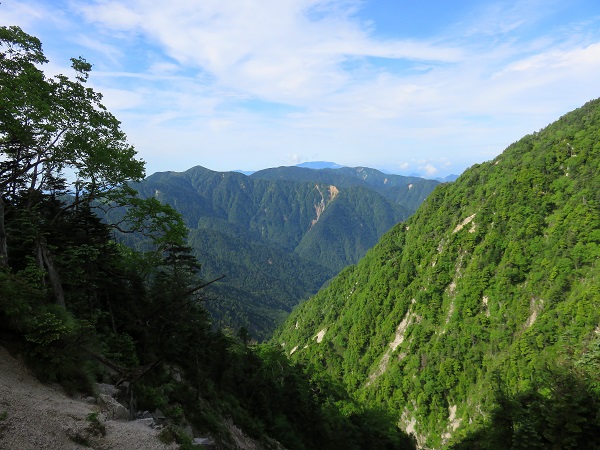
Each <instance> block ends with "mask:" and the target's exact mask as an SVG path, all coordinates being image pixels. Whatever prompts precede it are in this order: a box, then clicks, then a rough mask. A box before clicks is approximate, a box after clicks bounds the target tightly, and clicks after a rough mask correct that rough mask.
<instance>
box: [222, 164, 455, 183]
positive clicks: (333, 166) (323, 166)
mask: <svg viewBox="0 0 600 450" xmlns="http://www.w3.org/2000/svg"><path fill="white" fill-rule="evenodd" d="M287 167H301V168H303V169H316V170H319V169H349V167H346V166H342V165H340V164H337V163H334V162H330V161H308V162H303V163H300V164H296V165H295V166H287ZM267 170H270V169H267ZM372 170H375V169H372ZM378 171H379V172H381V173H384V174H388V175H389V174H391V175H400V174H398V173H396V172H394V171H390V170H378ZM234 172H238V173H243V174H244V175H248V176H250V175H252V174H253V173H254V171H252V170H235V171H234ZM401 176H405V177H408V178H411V177H412V178H419V179H423V178H424V179H426V180H429V179H431V180H435V181H439V182H440V183H449V182H452V181H455V180H456V179H457V178H458V177H459V175H454V174H451V175H447V176H445V177H434V178H425V177H422V176H421V175H420V174H410V175H401Z"/></svg>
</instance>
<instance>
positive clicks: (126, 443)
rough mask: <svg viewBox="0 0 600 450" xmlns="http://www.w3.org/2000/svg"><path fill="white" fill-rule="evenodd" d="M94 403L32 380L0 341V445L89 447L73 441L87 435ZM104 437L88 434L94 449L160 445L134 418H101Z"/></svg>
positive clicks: (7, 449)
mask: <svg viewBox="0 0 600 450" xmlns="http://www.w3.org/2000/svg"><path fill="white" fill-rule="evenodd" d="M96 411H98V408H97V406H95V405H91V404H88V403H86V402H84V401H82V400H77V399H72V398H69V397H67V396H66V395H65V394H64V392H63V391H62V390H61V389H60V388H59V387H53V386H48V385H45V384H42V383H40V382H39V381H37V380H36V379H35V378H34V377H33V376H32V375H31V374H30V373H29V371H28V370H27V369H26V368H25V367H24V366H23V364H21V363H20V362H19V361H17V360H16V359H14V358H13V357H12V356H11V355H10V354H9V353H8V352H7V351H6V349H4V348H3V347H0V449H1V450H43V449H48V450H57V449H61V450H72V449H83V448H90V447H85V446H83V445H80V444H78V443H76V442H75V441H74V439H75V440H77V439H78V438H81V437H88V436H91V435H90V433H89V432H88V431H87V430H88V428H89V427H90V421H89V420H87V417H88V415H89V414H90V413H92V412H96ZM104 425H105V427H106V431H107V433H106V436H105V437H90V439H89V441H88V444H91V448H95V449H98V450H109V449H125V450H137V449H140V450H142V449H143V450H146V449H147V450H155V449H156V450H164V449H174V448H177V447H176V446H165V445H164V444H162V443H161V442H160V441H159V440H158V439H157V438H156V434H157V431H156V430H154V429H152V428H149V427H147V426H146V425H143V424H141V423H139V422H135V421H133V422H126V421H112V420H110V421H106V422H104Z"/></svg>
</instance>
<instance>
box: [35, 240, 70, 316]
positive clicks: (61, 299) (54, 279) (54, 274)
mask: <svg viewBox="0 0 600 450" xmlns="http://www.w3.org/2000/svg"><path fill="white" fill-rule="evenodd" d="M37 247H38V248H37V254H38V255H39V256H41V259H42V262H43V264H44V268H45V269H46V270H47V271H48V279H49V280H50V287H51V288H52V293H53V294H54V299H55V300H56V303H58V304H59V305H60V306H62V307H63V308H65V307H66V305H65V292H64V291H63V288H62V283H61V281H60V276H59V275H58V270H56V266H55V265H54V261H53V260H52V256H51V255H50V252H49V251H48V247H46V242H45V240H44V239H43V238H39V239H37Z"/></svg>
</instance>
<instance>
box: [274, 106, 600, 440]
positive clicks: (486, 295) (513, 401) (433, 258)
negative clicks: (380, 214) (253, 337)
mask: <svg viewBox="0 0 600 450" xmlns="http://www.w3.org/2000/svg"><path fill="white" fill-rule="evenodd" d="M599 166H600V101H599V100H594V101H592V102H589V103H587V104H586V105H584V106H583V107H582V108H580V109H578V110H575V111H573V112H571V113H569V114H567V115H565V116H563V117H562V118H561V119H560V120H558V121H557V122H555V123H553V124H551V125H549V126H548V127H546V128H545V129H543V130H541V131H540V132H536V133H533V134H531V135H528V136H525V137H524V138H523V139H521V140H520V141H518V142H516V143H514V144H512V145H511V146H509V147H508V148H507V149H506V150H505V151H504V152H503V153H502V154H501V155H499V156H498V157H497V158H495V159H494V160H492V161H490V162H486V163H483V164H479V165H475V166H473V167H471V168H470V169H468V170H467V171H466V172H465V173H463V175H462V176H461V177H460V178H459V179H458V180H457V181H456V182H454V183H452V184H445V185H440V186H438V187H437V188H436V190H435V191H434V192H433V193H432V194H431V195H430V196H429V197H428V199H427V200H426V201H425V202H424V203H423V205H422V206H421V207H420V208H419V210H418V211H417V212H416V213H415V214H414V215H413V216H412V217H411V218H409V219H408V220H407V221H406V222H404V223H401V224H398V225H397V226H395V227H394V228H393V229H392V230H391V231H390V232H388V233H387V234H385V235H384V236H383V238H382V239H381V240H380V242H379V243H378V244H377V245H376V246H375V247H374V248H373V249H372V250H370V251H369V252H368V253H367V255H366V256H365V257H364V258H363V259H362V260H361V261H360V262H359V263H358V264H357V265H356V266H352V267H348V268H346V269H345V270H343V271H342V272H341V273H340V274H339V275H338V276H337V277H336V278H335V279H334V280H333V281H332V282H331V283H330V284H329V285H328V287H327V288H325V289H323V290H322V291H320V292H319V293H318V294H317V295H316V296H315V297H313V298H312V299H310V300H309V301H307V302H305V303H303V304H302V305H301V306H300V307H298V308H297V309H296V310H295V311H294V312H293V313H292V314H291V315H290V317H289V318H288V320H287V321H286V324H285V325H284V326H283V327H281V328H280V329H279V330H278V332H277V333H276V335H275V338H274V342H277V343H280V344H281V345H283V346H284V348H285V349H286V352H287V353H288V354H290V355H292V358H293V359H295V360H299V361H305V362H309V363H311V364H314V365H315V366H318V367H322V370H325V371H326V372H328V373H329V374H330V375H331V376H333V377H340V378H341V379H343V381H344V384H345V386H346V387H347V388H348V390H349V391H350V392H353V393H354V394H355V396H356V398H359V399H361V400H363V401H365V402H366V403H367V404H371V405H387V406H388V407H389V408H390V410H391V411H393V413H394V414H395V416H396V417H397V418H398V420H400V422H401V423H402V424H403V427H404V428H405V429H406V430H407V431H411V432H415V434H416V435H417V437H418V440H419V443H420V444H421V445H422V446H425V447H429V448H440V447H446V446H455V447H456V448H498V449H500V448H522V447H523V446H524V447H527V448H598V446H597V443H596V444H595V443H594V442H595V440H594V438H593V436H594V433H596V432H597V431H598V430H599V429H600V428H599V427H600V420H599V417H598V414H597V407H595V406H593V405H594V404H596V405H597V401H598V399H599V398H600V391H599V390H598V387H599V385H600V379H598V373H600V372H599V369H600V359H599V358H600V350H599V348H600V287H599V286H600V285H599V284H598V279H599V277H600V266H599V265H600V247H599V245H600V177H599V176H598V167H599ZM594 399H595V400H594ZM461 442H462V443H461ZM461 445H462V447H461Z"/></svg>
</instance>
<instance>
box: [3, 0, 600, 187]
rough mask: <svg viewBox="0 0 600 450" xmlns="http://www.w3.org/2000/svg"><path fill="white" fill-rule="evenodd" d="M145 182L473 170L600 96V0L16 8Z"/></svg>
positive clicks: (6, 16) (52, 67)
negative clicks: (73, 76)
mask: <svg viewBox="0 0 600 450" xmlns="http://www.w3.org/2000/svg"><path fill="white" fill-rule="evenodd" d="M0 24H1V25H18V26H20V27H21V28H23V29H24V30H25V31H26V32H28V33H30V34H33V35H35V36H37V37H38V38H40V40H41V41H42V43H43V46H44V51H45V53H46V56H47V57H48V59H49V60H50V63H49V64H48V66H47V71H48V73H49V74H56V73H65V74H70V73H71V72H70V69H69V63H70V62H69V58H70V57H74V56H83V57H85V58H86V59H87V60H88V61H89V62H91V63H92V64H93V65H94V67H93V71H92V74H91V77H90V83H91V85H92V86H93V87H94V88H95V89H96V90H98V91H100V92H102V93H103V94H104V104H105V105H106V106H107V107H108V108H109V110H110V111H111V112H112V113H113V114H115V116H116V117H117V118H118V119H119V120H121V122H122V127H123V129H124V131H125V132H126V133H127V135H128V138H129V141H130V142H131V143H132V144H133V145H134V146H135V147H136V149H137V151H138V154H139V156H140V157H141V158H143V159H144V160H145V161H146V163H147V166H146V167H147V172H148V173H153V172H156V171H164V170H176V171H181V170H185V169H187V168H189V167H192V166H195V165H202V166H205V167H207V168H209V169H213V170H219V171H225V170H235V169H242V170H257V169H261V168H265V167H275V166H280V165H292V164H297V163H301V162H305V161H317V160H319V161H322V160H325V161H334V162H337V163H339V164H343V165H347V166H369V167H375V168H380V169H385V170H388V171H392V172H395V173H401V174H413V173H417V174H420V175H423V176H427V177H436V176H445V175H447V174H450V173H460V172H462V171H463V170H464V169H465V168H467V167H468V166H470V165H472V164H474V163H480V162H483V161H486V160H489V159H492V158H494V157H495V156H496V155H498V154H499V153H500V152H502V150H504V149H505V148H506V147H507V146H508V145H509V144H510V143H512V142H514V141H516V140H518V139H519V138H521V137H522V136H524V135H525V134H528V133H531V132H533V131H538V130H539V129H540V128H543V127H544V126H546V125H547V124H549V123H550V122H553V121H554V120H556V119H558V118H559V117H560V116H561V115H563V114H565V113H567V112H569V111H570V110H572V109H575V108H577V107H579V106H581V105H582V104H584V103H585V102H586V101H588V100H591V99H593V98H597V97H599V96H600V2H599V1H597V0H560V1H557V0H543V1H541V0H520V1H492V0H489V1H487V0H478V1H475V0H461V1H450V0H423V1H421V2H416V1H414V0H411V1H405V0H370V1H358V0H230V1H226V0H169V1H156V0H95V1H94V0H78V1H71V0H51V1H49V0H20V1H15V0H2V2H1V4H0Z"/></svg>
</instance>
